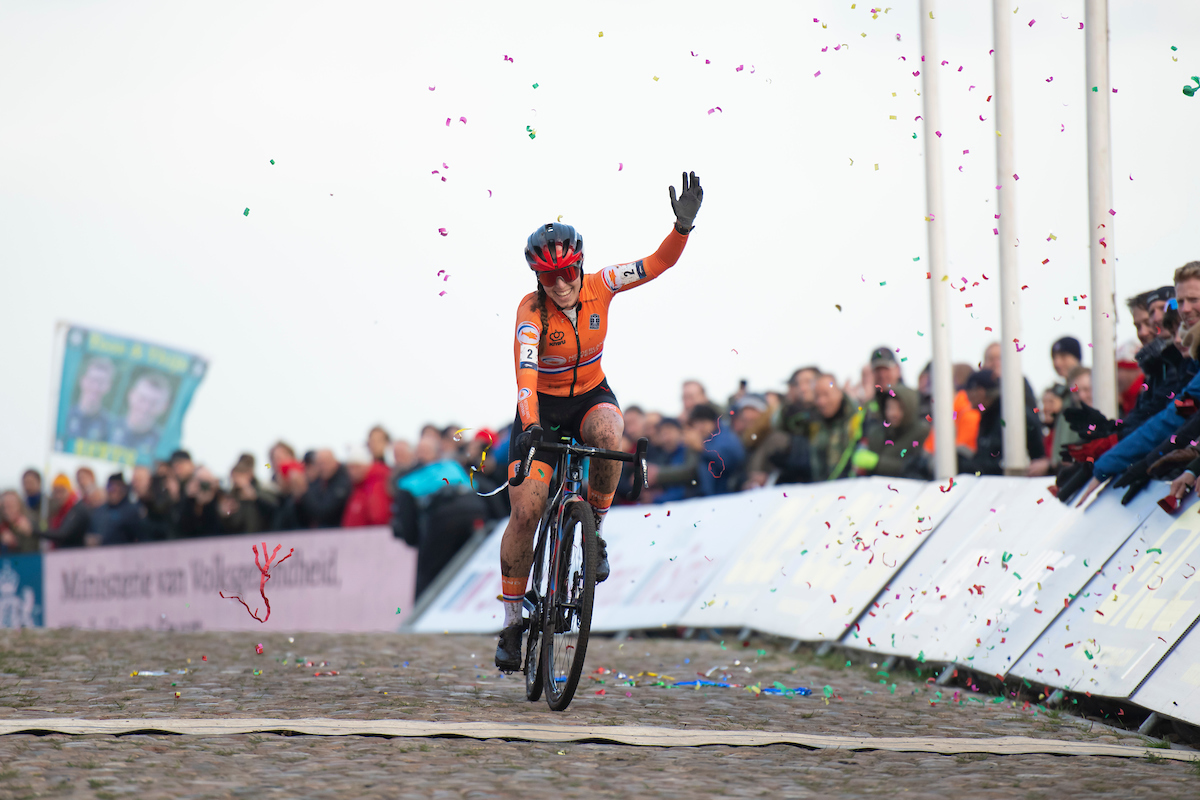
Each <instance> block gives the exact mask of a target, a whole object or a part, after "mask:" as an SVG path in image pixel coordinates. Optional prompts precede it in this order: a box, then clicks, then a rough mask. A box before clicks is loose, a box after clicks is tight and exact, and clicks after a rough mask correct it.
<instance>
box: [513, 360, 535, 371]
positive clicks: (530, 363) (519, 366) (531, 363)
mask: <svg viewBox="0 0 1200 800" xmlns="http://www.w3.org/2000/svg"><path fill="white" fill-rule="evenodd" d="M517 369H537V362H536V361H522V362H521V363H519V364H517Z"/></svg>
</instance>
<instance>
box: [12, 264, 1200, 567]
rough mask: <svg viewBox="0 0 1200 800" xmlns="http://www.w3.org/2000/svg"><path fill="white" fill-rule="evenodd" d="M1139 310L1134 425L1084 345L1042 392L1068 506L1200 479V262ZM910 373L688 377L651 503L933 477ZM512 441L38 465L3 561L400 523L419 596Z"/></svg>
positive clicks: (1028, 401) (621, 495)
mask: <svg viewBox="0 0 1200 800" xmlns="http://www.w3.org/2000/svg"><path fill="white" fill-rule="evenodd" d="M1127 305H1128V308H1129V311H1130V315H1131V318H1132V322H1133V326H1134V329H1135V335H1136V342H1134V341H1130V342H1129V343H1127V344H1125V345H1122V346H1121V348H1120V349H1119V351H1118V362H1117V380H1118V393H1119V398H1120V414H1121V416H1120V418H1118V419H1112V420H1109V419H1105V418H1104V416H1103V415H1101V414H1100V413H1099V412H1097V411H1096V410H1095V409H1094V408H1093V407H1092V406H1093V403H1092V381H1091V369H1090V368H1089V367H1087V366H1084V364H1083V360H1084V350H1083V347H1082V346H1081V344H1080V342H1079V341H1078V340H1077V339H1074V338H1071V337H1064V338H1062V339H1059V340H1058V341H1056V342H1054V343H1053V345H1052V346H1051V348H1050V353H1049V355H1050V359H1051V361H1052V364H1053V367H1054V371H1055V373H1056V375H1057V376H1058V377H1059V381H1058V382H1056V383H1054V384H1053V385H1051V386H1049V387H1046V388H1045V389H1044V391H1043V392H1042V393H1041V396H1040V399H1039V398H1038V397H1037V396H1036V395H1035V394H1034V392H1033V388H1032V387H1031V386H1030V385H1029V382H1028V380H1026V381H1025V385H1024V395H1025V408H1024V420H1025V426H1026V441H1027V451H1028V452H1027V456H1028V459H1029V462H1030V466H1029V469H1028V474H1029V475H1031V476H1044V475H1050V474H1054V475H1056V476H1057V478H1058V480H1057V486H1058V493H1059V497H1060V499H1063V500H1064V501H1066V500H1068V499H1070V498H1071V497H1073V496H1075V495H1076V494H1078V493H1079V492H1080V490H1084V492H1085V495H1086V492H1090V491H1091V490H1092V489H1094V488H1095V486H1096V485H1098V484H1099V483H1100V482H1101V481H1103V480H1104V479H1107V478H1109V477H1114V476H1117V475H1121V480H1119V481H1118V483H1122V482H1123V483H1124V484H1125V485H1129V486H1130V487H1133V488H1132V491H1131V492H1130V493H1129V496H1132V494H1134V493H1136V490H1137V489H1138V488H1140V487H1141V486H1144V485H1145V484H1146V483H1147V482H1148V481H1149V480H1150V478H1151V477H1169V478H1175V480H1176V484H1175V486H1173V491H1176V488H1177V489H1178V491H1176V493H1177V494H1179V495H1180V496H1182V492H1183V491H1186V489H1187V487H1190V486H1191V484H1192V483H1194V481H1195V475H1196V472H1197V471H1200V450H1197V447H1196V445H1195V444H1194V443H1195V442H1196V441H1197V440H1200V415H1195V416H1192V414H1191V412H1192V411H1194V409H1195V407H1196V402H1195V401H1194V400H1193V399H1192V398H1193V397H1200V377H1198V375H1197V373H1198V372H1200V361H1197V357H1198V355H1200V325H1197V322H1198V321H1200V262H1191V263H1189V264H1186V265H1184V266H1183V267H1180V268H1179V269H1178V270H1176V271H1175V276H1174V284H1173V285H1171V286H1164V287H1162V288H1159V289H1153V290H1150V291H1147V292H1144V293H1142V294H1139V295H1137V296H1135V297H1132V298H1130V299H1129V300H1128V301H1127ZM1004 353H1005V348H1003V347H1002V346H1001V344H1000V343H999V342H995V343H992V344H990V345H988V347H987V348H986V349H985V351H984V352H983V353H982V358H981V360H980V361H979V362H978V363H977V364H976V365H974V366H972V365H968V364H955V365H954V369H953V378H954V425H955V431H954V434H955V448H956V451H957V455H958V469H959V472H960V473H972V474H992V475H995V474H1001V473H1002V472H1003V471H1004V465H1005V456H1004V452H1003V451H1004V444H1003V438H1004V437H1003V424H1004V423H1003V422H1002V421H1001V412H1000V376H1001V369H1000V364H1001V360H1002V358H1003V357H1004ZM905 360H906V359H904V358H898V357H897V351H896V350H894V349H892V348H890V347H888V346H881V347H878V348H876V349H875V350H874V351H872V352H871V353H870V356H869V359H868V360H867V363H866V364H865V365H864V366H863V368H862V372H861V378H860V379H859V380H848V381H845V382H844V383H839V381H838V380H837V379H836V377H835V376H834V375H833V374H831V373H830V372H828V371H826V370H823V369H822V368H820V367H818V366H815V365H814V366H802V367H800V368H798V369H796V370H795V372H793V373H792V375H791V377H790V378H789V379H788V382H787V385H786V387H783V388H782V389H780V390H774V389H769V390H766V391H762V392H754V391H751V389H750V388H749V387H748V384H747V382H746V381H742V383H741V385H740V386H739V387H738V388H737V390H736V391H735V392H734V393H733V394H732V395H730V396H729V397H727V398H725V399H723V400H716V399H714V398H711V397H710V396H709V395H708V392H707V390H706V389H705V387H704V385H703V384H702V383H700V382H699V381H696V380H688V381H685V382H684V383H683V386H682V392H681V397H680V409H679V411H678V413H675V414H668V413H664V412H660V411H648V410H645V409H643V408H641V407H639V406H637V405H630V406H628V407H626V408H625V409H624V418H625V434H624V441H623V445H624V447H625V449H626V450H628V451H630V452H632V451H633V449H634V446H635V442H636V441H637V439H638V438H640V437H643V436H645V437H646V438H648V439H649V440H650V449H649V453H648V465H649V467H648V474H647V482H648V491H647V492H644V493H643V495H642V498H641V502H649V503H664V502H671V501H676V500H681V499H684V498H688V497H698V496H707V495H713V494H724V493H728V492H736V491H741V490H746V489H753V488H757V487H761V486H765V485H771V484H774V483H806V482H814V481H826V480H833V479H836V478H852V477H856V476H864V475H883V476H889V477H897V478H916V479H931V478H932V477H933V474H932V455H933V452H934V446H935V441H934V435H933V432H932V430H931V420H932V391H931V389H932V387H931V380H932V377H931V367H930V365H926V366H925V368H924V369H923V370H922V371H921V372H920V373H919V374H918V376H917V378H916V381H915V385H911V386H910V385H908V384H907V383H905V382H904V380H903V376H902V364H901V362H903V361H905ZM1193 429H1194V430H1193ZM508 440H509V431H508V429H507V428H503V429H500V430H498V431H494V432H493V431H491V430H486V429H464V428H459V427H458V426H454V425H452V426H448V427H445V428H438V427H436V426H433V425H426V426H425V427H424V428H422V429H421V431H420V434H419V436H418V437H417V441H416V444H415V445H414V444H412V443H410V442H409V441H406V440H396V441H393V440H392V439H391V437H390V436H389V434H388V432H387V431H386V430H384V429H383V428H382V427H380V426H376V427H374V428H372V429H371V430H370V431H369V432H368V434H367V437H366V439H365V441H364V443H363V444H362V445H360V446H356V447H353V448H351V449H350V450H349V451H348V452H347V453H345V454H344V456H343V458H341V459H340V460H339V459H338V458H337V457H336V456H335V454H334V453H333V451H331V450H327V449H326V450H316V451H309V452H307V453H304V454H303V455H302V456H301V455H298V454H297V453H296V451H295V450H293V448H292V447H291V446H289V445H288V444H287V443H285V442H282V441H281V442H278V443H277V444H275V445H274V446H273V447H272V448H271V450H270V452H269V454H268V458H269V461H268V462H267V467H268V468H269V471H270V477H269V479H268V480H267V481H265V482H263V481H260V480H259V479H258V478H257V477H256V475H255V472H256V470H255V467H256V465H257V462H256V460H255V459H254V457H253V456H252V455H251V454H245V455H242V456H241V457H240V458H239V459H238V460H237V462H236V463H235V464H234V465H233V467H232V469H230V471H229V473H228V475H227V477H226V478H224V479H222V478H221V477H219V476H218V475H217V474H216V473H214V472H213V471H212V470H211V469H210V468H208V467H207V466H204V465H197V464H196V463H194V462H193V460H192V458H191V456H190V455H189V454H188V453H187V452H186V451H184V450H180V451H177V452H176V453H174V454H173V455H172V456H171V458H170V459H169V460H168V461H165V462H159V463H156V464H154V465H153V466H152V467H145V466H138V467H135V468H134V469H133V470H132V472H131V473H130V474H129V475H128V476H127V475H126V473H125V471H124V470H120V469H116V470H114V471H113V472H112V474H111V475H108V476H107V478H106V481H105V483H104V484H103V485H100V484H99V483H98V481H97V477H96V475H95V474H94V472H93V471H92V470H91V469H89V468H87V467H83V468H81V469H79V470H78V471H77V472H76V474H75V476H74V480H72V479H71V477H70V476H68V475H65V474H59V475H56V476H55V478H54V479H53V481H52V483H51V487H50V493H49V496H44V494H43V485H42V476H41V475H40V474H39V473H38V472H37V471H36V470H33V469H30V470H27V471H26V472H25V474H24V475H23V476H22V478H21V490H20V491H19V492H18V491H17V490H8V491H5V492H3V493H2V494H0V553H3V552H14V551H15V552H34V551H37V550H38V549H39V548H40V549H50V548H55V547H82V546H96V545H108V544H125V543H132V542H151V541H165V540H170V539H180V538H189V537H196V536H214V535H221V534H231V533H259V532H263V531H275V530H278V531H284V530H301V529H309V528H353V527H359V526H367V525H389V526H391V528H392V530H393V532H394V533H395V535H396V536H398V537H400V538H403V539H404V540H405V541H407V542H409V543H410V544H412V545H413V546H415V547H418V549H419V550H420V553H421V556H420V558H421V560H422V561H423V564H420V565H419V566H418V572H419V576H418V591H419V590H420V589H421V588H422V587H423V586H425V585H427V584H428V582H429V581H430V580H432V578H433V577H434V576H435V575H436V574H437V571H438V570H439V569H440V568H441V566H443V565H444V564H445V563H446V561H448V560H449V558H450V557H452V556H453V554H454V552H455V551H456V550H457V549H458V548H459V547H460V546H461V545H462V544H463V543H464V542H465V541H466V540H467V539H468V538H470V536H471V534H472V532H474V531H476V530H479V529H481V528H482V527H484V525H485V523H486V521H487V520H490V519H498V518H501V517H503V516H505V515H506V514H507V513H508V508H507V502H508V501H507V496H506V493H504V492H499V493H497V494H494V495H493V496H491V497H483V496H482V495H483V494H485V493H487V492H489V491H491V490H494V489H497V488H499V487H500V486H501V485H502V484H503V483H504V478H505V476H506V468H507V464H508V461H509V454H508V452H507V450H508ZM1193 466H1194V467H1195V468H1194V469H1193ZM1185 467H1186V470H1184V468H1185ZM1181 470H1184V471H1182V473H1181ZM1122 473H1124V474H1122ZM1180 476H1181V477H1180ZM631 482H632V474H631V470H630V469H629V468H628V467H627V468H626V471H625V473H624V474H623V476H622V480H621V483H620V484H619V486H618V492H617V500H616V502H618V503H621V502H628V500H627V499H626V498H627V497H628V495H629V489H630V487H631ZM1085 486H1086V488H1085ZM1127 499H1128V498H1127Z"/></svg>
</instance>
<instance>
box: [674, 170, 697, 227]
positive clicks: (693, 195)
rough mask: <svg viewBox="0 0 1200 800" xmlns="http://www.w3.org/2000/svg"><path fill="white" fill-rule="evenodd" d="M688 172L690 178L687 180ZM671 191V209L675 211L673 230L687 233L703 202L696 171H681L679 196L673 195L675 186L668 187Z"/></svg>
mask: <svg viewBox="0 0 1200 800" xmlns="http://www.w3.org/2000/svg"><path fill="white" fill-rule="evenodd" d="M689 174H690V177H691V180H688V178H689ZM670 193H671V210H672V211H674V212H675V230H677V231H679V232H680V233H682V234H685V235H686V234H688V233H690V232H691V230H692V224H693V223H694V222H695V221H696V214H698V213H700V204H701V203H703V202H704V189H703V188H701V186H700V179H699V178H697V177H696V173H694V172H692V173H687V172H685V173H683V188H682V189H681V190H680V192H679V197H678V198H677V197H676V196H675V187H674V186H672V187H670Z"/></svg>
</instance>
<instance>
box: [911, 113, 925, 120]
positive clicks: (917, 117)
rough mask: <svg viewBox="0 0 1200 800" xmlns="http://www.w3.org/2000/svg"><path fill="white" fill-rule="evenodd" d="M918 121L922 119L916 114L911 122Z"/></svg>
mask: <svg viewBox="0 0 1200 800" xmlns="http://www.w3.org/2000/svg"><path fill="white" fill-rule="evenodd" d="M919 119H924V117H922V116H921V115H920V114H917V115H916V116H915V117H913V122H916V121H917V120H919Z"/></svg>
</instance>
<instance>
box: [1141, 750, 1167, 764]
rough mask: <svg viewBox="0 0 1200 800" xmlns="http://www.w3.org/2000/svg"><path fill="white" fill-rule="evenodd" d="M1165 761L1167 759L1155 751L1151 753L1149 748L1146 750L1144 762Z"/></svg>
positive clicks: (1156, 762)
mask: <svg viewBox="0 0 1200 800" xmlns="http://www.w3.org/2000/svg"><path fill="white" fill-rule="evenodd" d="M1166 761H1167V760H1166V759H1165V758H1163V757H1162V756H1160V755H1158V754H1157V753H1152V752H1150V751H1149V750H1147V751H1146V763H1148V764H1165V763H1166Z"/></svg>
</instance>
